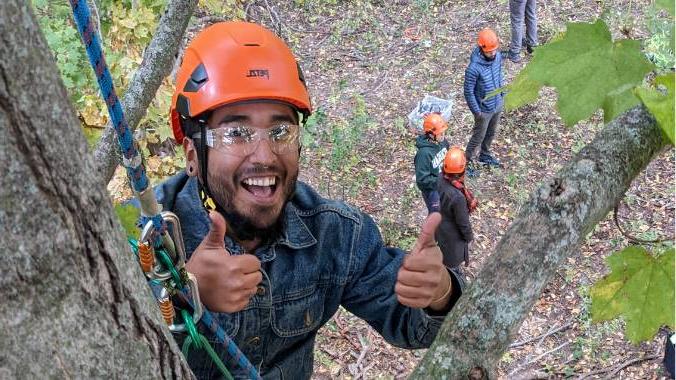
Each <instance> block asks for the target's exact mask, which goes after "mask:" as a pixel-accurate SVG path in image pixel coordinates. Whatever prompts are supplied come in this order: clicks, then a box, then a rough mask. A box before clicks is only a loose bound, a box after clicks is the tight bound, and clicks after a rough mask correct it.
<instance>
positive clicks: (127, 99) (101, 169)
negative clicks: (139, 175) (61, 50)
mask: <svg viewBox="0 0 676 380" xmlns="http://www.w3.org/2000/svg"><path fill="white" fill-rule="evenodd" d="M196 6H197V0H173V1H169V2H168V3H167V8H166V10H165V11H164V15H162V18H161V19H160V23H159V25H158V26H157V30H156V31H155V33H154V34H153V39H152V40H151V41H150V44H148V47H147V48H146V50H145V52H144V53H143V62H141V66H140V67H139V68H138V70H137V71H136V73H134V78H132V80H131V83H130V84H129V88H128V89H127V91H125V93H124V95H123V96H122V110H123V111H124V116H125V118H126V119H127V124H128V125H129V128H131V130H134V129H136V126H137V125H138V123H139V122H140V121H141V119H142V118H143V116H144V115H145V113H146V110H147V109H148V106H149V105H150V102H151V101H152V100H153V99H154V98H155V93H156V92H157V89H158V88H159V87H160V85H161V84H162V81H163V80H164V78H166V76H167V75H169V73H170V72H171V68H172V67H173V64H174V61H175V60H176V55H177V54H178V47H179V46H180V45H181V41H182V39H183V38H182V37H183V34H184V33H185V29H186V27H187V26H188V21H190V16H191V15H192V13H193V11H194V10H195V7H196ZM83 49H84V47H83ZM168 118H169V110H167V120H168ZM94 158H95V160H96V162H97V167H96V170H97V172H98V173H100V175H101V178H102V179H103V181H104V182H105V183H108V182H110V179H111V178H113V174H114V173H115V168H117V165H119V163H120V162H121V156H120V148H119V145H118V144H117V139H116V137H115V129H114V128H113V125H112V124H111V123H110V122H109V123H108V125H106V129H105V130H104V131H103V134H101V138H100V139H99V142H98V143H97V144H96V149H95V150H94Z"/></svg>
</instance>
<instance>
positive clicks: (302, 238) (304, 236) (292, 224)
mask: <svg viewBox="0 0 676 380" xmlns="http://www.w3.org/2000/svg"><path fill="white" fill-rule="evenodd" d="M284 214H285V218H286V221H285V222H286V223H285V227H284V233H283V234H282V237H281V238H280V239H279V240H278V241H277V243H278V244H283V245H286V246H287V247H289V248H293V249H301V248H307V247H311V246H313V245H315V244H317V239H316V238H315V237H314V236H313V235H312V233H311V232H310V229H309V228H308V227H307V225H306V224H305V223H304V222H303V220H302V219H301V218H300V216H298V208H296V206H295V205H294V204H293V199H292V200H291V201H289V202H288V203H287V204H286V210H285V213H284Z"/></svg>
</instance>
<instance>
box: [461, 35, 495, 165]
mask: <svg viewBox="0 0 676 380" xmlns="http://www.w3.org/2000/svg"><path fill="white" fill-rule="evenodd" d="M477 43H478V45H479V46H477V47H476V48H475V49H474V51H473V52H472V56H471V57H470V62H469V65H468V66H467V69H466V70H465V83H464V95H465V100H466V101H467V105H468V106H469V109H470V111H472V115H474V130H473V131H472V137H471V138H470V139H469V142H468V143H467V147H466V149H465V157H466V158H467V163H468V167H467V176H469V177H474V176H476V175H478V172H477V167H476V166H475V165H474V164H473V161H472V158H473V156H474V152H475V150H476V148H477V147H479V146H480V147H481V149H480V152H479V162H480V163H481V164H484V165H487V166H495V167H499V166H500V161H498V160H497V159H496V158H495V156H493V155H492V154H491V151H490V148H491V143H492V142H493V138H495V134H496V133H497V130H498V123H499V121H500V114H501V112H502V106H503V99H502V98H503V94H502V93H500V94H498V95H496V96H492V97H488V98H487V97H486V94H488V93H490V92H491V91H493V90H496V89H498V88H500V87H502V84H503V82H502V54H501V53H500V52H499V51H498V47H500V42H499V40H498V36H497V35H496V34H495V32H494V31H493V30H491V29H489V28H486V29H483V30H481V31H480V32H479V39H478V41H477Z"/></svg>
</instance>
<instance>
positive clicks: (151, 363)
mask: <svg viewBox="0 0 676 380" xmlns="http://www.w3.org/2000/svg"><path fill="white" fill-rule="evenodd" d="M0 46H2V54H0V166H2V167H3V169H4V173H3V176H2V177H1V179H0V181H1V183H0V253H2V260H0V273H2V276H0V295H1V297H0V299H2V302H0V326H2V328H0V347H2V349H1V350H0V378H29V379H32V378H36V379H44V378H85V379H96V378H120V379H164V378H172V379H177V378H178V379H181V378H192V372H191V371H190V369H189V368H188V365H187V363H186V362H185V360H184V359H183V356H182V355H181V353H180V351H179V350H178V347H177V346H176V343H175V342H174V339H173V338H172V337H171V334H170V333H169V329H168V328H167V327H166V324H165V323H164V321H163V320H162V318H161V317H160V313H159V309H158V307H157V305H156V304H155V302H154V300H153V296H152V294H151V293H150V291H149V289H148V286H147V285H146V284H145V279H144V278H143V275H142V274H141V271H140V270H139V268H138V264H137V263H136V262H135V260H134V259H133V255H132V254H131V253H130V251H129V246H128V245H127V242H126V240H125V238H124V236H123V234H122V232H121V231H122V229H121V227H120V226H119V223H118V222H117V220H116V218H115V216H114V212H113V208H112V205H111V202H110V200H109V197H108V194H107V192H106V189H105V184H104V183H103V181H102V180H101V178H100V177H99V176H97V175H96V171H95V170H94V168H95V164H94V160H93V159H92V157H91V155H89V154H88V152H87V149H86V142H85V139H84V136H83V134H82V130H81V128H80V126H79V123H78V121H77V118H76V117H75V112H74V110H73V108H72V105H71V104H70V102H69V100H68V96H67V93H66V89H65V87H64V86H63V84H62V82H61V79H60V76H59V73H58V69H57V67H56V64H55V63H54V59H53V57H52V55H51V53H50V50H49V47H48V46H47V43H46V41H45V38H44V36H43V35H42V33H40V28H39V27H38V24H37V21H36V20H35V17H34V15H33V14H32V13H31V6H30V2H26V1H24V0H3V1H0Z"/></svg>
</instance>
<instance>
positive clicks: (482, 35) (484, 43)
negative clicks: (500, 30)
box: [477, 28, 500, 53]
mask: <svg viewBox="0 0 676 380" xmlns="http://www.w3.org/2000/svg"><path fill="white" fill-rule="evenodd" d="M477 44H478V45H479V47H481V50H482V51H483V52H484V53H488V52H491V51H494V50H497V48H498V47H499V46H500V41H499V40H498V35H497V34H495V32H494V31H493V29H491V28H485V29H482V30H481V31H480V32H479V39H478V40H477Z"/></svg>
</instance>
